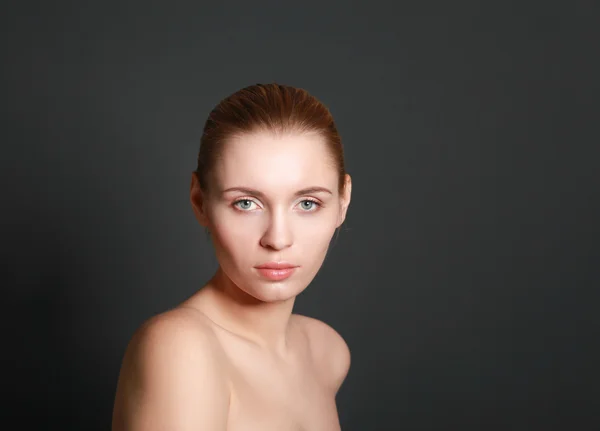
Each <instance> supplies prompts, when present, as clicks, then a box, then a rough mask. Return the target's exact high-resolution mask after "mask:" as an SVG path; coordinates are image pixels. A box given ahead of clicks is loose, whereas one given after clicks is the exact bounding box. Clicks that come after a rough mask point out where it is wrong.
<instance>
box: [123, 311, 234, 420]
mask: <svg viewBox="0 0 600 431" xmlns="http://www.w3.org/2000/svg"><path fill="white" fill-rule="evenodd" d="M222 364H223V361H222V356H221V352H220V349H219V345H218V342H217V339H216V337H215V335H214V333H213V331H212V328H211V327H210V326H209V324H208V323H207V321H206V319H205V318H204V317H203V315H202V314H201V313H200V312H199V311H197V310H194V309H186V308H176V309H173V310H170V311H167V312H164V313H161V314H158V315H155V316H153V317H151V318H149V319H148V320H146V321H145V322H143V323H142V324H141V325H140V326H139V328H138V329H137V330H136V331H135V333H134V335H133V336H132V338H131V340H130V342H129V344H128V346H127V349H126V352H125V356H124V358H123V363H122V368H121V372H120V376H119V383H118V387H117V396H116V399H115V410H114V417H113V421H114V422H113V429H114V430H121V429H127V430H130V429H132V430H138V429H144V430H153V429H180V428H178V427H181V429H188V427H191V426H190V424H195V425H196V428H200V429H203V427H206V426H208V425H211V426H212V425H215V426H214V429H220V426H217V425H218V424H221V423H222V421H224V420H225V419H224V418H226V412H227V406H228V400H229V391H228V382H227V378H226V375H225V373H224V370H223V366H222ZM199 406H200V407H199ZM150 424H152V426H151V425H150ZM161 427H162V428H161ZM209 428H210V427H209ZM210 429H213V428H210Z"/></svg>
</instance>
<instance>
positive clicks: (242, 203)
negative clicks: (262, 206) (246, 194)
mask: <svg viewBox="0 0 600 431" xmlns="http://www.w3.org/2000/svg"><path fill="white" fill-rule="evenodd" d="M253 203H254V202H252V201H251V200H250V199H240V200H239V201H236V202H234V203H233V205H234V206H236V207H238V208H239V209H241V210H243V211H248V210H249V209H250V208H251V207H252V204H253Z"/></svg>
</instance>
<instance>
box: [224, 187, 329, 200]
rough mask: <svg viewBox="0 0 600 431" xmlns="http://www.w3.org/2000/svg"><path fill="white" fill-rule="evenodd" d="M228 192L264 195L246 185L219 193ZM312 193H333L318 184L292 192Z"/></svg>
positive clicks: (298, 194)
mask: <svg viewBox="0 0 600 431" xmlns="http://www.w3.org/2000/svg"><path fill="white" fill-rule="evenodd" d="M229 192H241V193H244V194H247V195H254V196H258V197H261V198H262V197H264V196H265V194H264V193H262V192H260V191H258V190H255V189H251V188H248V187H230V188H228V189H225V190H223V191H222V192H221V193H222V194H225V193H229ZM312 193H329V194H330V195H332V194H333V193H332V192H331V190H329V189H328V188H325V187H318V186H314V187H308V188H306V189H302V190H298V191H297V192H296V193H294V196H304V195H309V194H312Z"/></svg>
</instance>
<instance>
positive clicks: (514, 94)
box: [0, 1, 600, 431]
mask: <svg viewBox="0 0 600 431" xmlns="http://www.w3.org/2000/svg"><path fill="white" fill-rule="evenodd" d="M13 3H14V4H12V5H10V6H7V5H5V6H2V9H3V13H2V18H1V20H2V22H1V24H2V33H3V38H2V45H1V49H2V51H1V52H2V55H3V67H2V78H3V79H2V88H1V90H2V93H1V100H2V101H1V108H2V157H1V162H0V163H1V165H0V167H1V172H2V176H3V181H2V190H1V191H2V212H1V221H2V224H1V226H2V232H1V234H2V236H1V242H2V247H1V252H2V255H1V257H2V266H3V277H2V287H3V293H2V299H3V306H2V320H3V322H2V325H3V326H2V328H3V336H2V345H3V352H4V353H3V354H2V357H3V363H4V365H3V367H2V370H3V374H4V376H3V381H2V385H1V387H2V396H3V400H2V407H1V409H2V417H3V418H5V419H10V418H17V419H18V420H19V421H20V422H19V425H20V426H19V429H29V428H30V427H33V426H34V425H39V426H41V425H47V426H52V427H55V426H56V427H59V428H60V429H78V430H83V429H85V430H106V429H108V428H109V425H110V416H111V410H112V401H113V396H114V391H115V386H116V379H117V374H118V370H119V366H120V360H121V357H122V354H123V352H124V349H125V346H126V343H127V341H128V339H129V337H130V336H131V334H132V333H133V331H134V330H135V328H136V327H137V326H138V325H139V324H140V323H141V322H142V321H143V320H144V319H146V318H148V317H149V316H151V315H153V314H155V313H158V312H160V311H163V310H166V309H167V308H169V307H171V306H173V305H175V304H177V303H178V302H179V301H181V300H183V299H184V298H186V297H187V296H189V295H190V294H192V293H193V292H194V291H195V290H196V289H197V288H199V287H200V286H201V285H202V284H203V283H204V282H205V281H206V280H207V278H208V277H209V276H210V275H211V274H212V272H213V270H214V269H215V265H216V261H215V258H214V256H213V255H212V249H211V247H210V244H209V242H208V240H207V239H206V236H205V235H204V232H203V231H202V229H201V228H200V226H198V224H197V223H196V221H195V219H194V217H193V213H192V210H191V208H190V204H189V197H188V193H189V182H190V174H191V172H192V170H193V169H194V168H195V161H196V154H197V151H198V145H199V137H200V134H201V130H202V126H203V123H204V121H205V119H206V116H207V115H208V112H209V111H210V109H211V108H212V107H213V106H214V105H215V104H216V103H217V102H218V101H219V100H221V99H222V98H223V97H225V96H227V95H229V94H230V93H232V92H234V91H236V90H237V89H239V88H241V87H243V86H246V85H250V84H254V83H257V82H263V83H264V82H273V81H276V82H279V83H284V84H289V85H294V86H298V87H303V88H306V89H307V90H309V91H310V92H311V93H313V94H314V95H315V96H317V97H318V98H320V99H321V100H322V101H323V102H324V103H326V104H327V105H328V106H329V107H330V109H331V110H332V112H333V114H334V117H335V118H336V120H337V123H338V127H339V129H340V131H341V134H342V138H343V142H344V144H345V148H346V154H347V164H348V169H349V171H350V173H351V174H352V175H353V178H354V187H353V201H352V205H351V208H350V211H349V214H348V219H347V223H346V225H345V229H344V230H343V231H342V232H341V235H340V237H339V240H338V241H337V243H336V244H335V246H334V247H333V248H332V250H331V252H330V255H329V257H328V258H327V261H326V262H325V265H324V267H323V269H322V270H321V272H320V273H319V275H318V276H317V278H316V279H315V281H314V283H313V284H311V286H310V287H309V288H308V290H307V291H305V292H304V293H303V294H302V295H301V296H300V297H299V298H298V300H297V307H296V311H297V312H299V313H302V314H307V315H310V316H314V317H317V318H320V319H323V320H325V321H326V322H328V323H329V324H331V325H332V326H333V327H335V328H336V329H337V330H338V331H339V332H340V333H341V334H342V335H343V336H344V338H345V339H346V340H347V342H348V344H349V345H350V348H351V350H352V356H353V363H352V368H351V371H350V374H349V376H348V378H347V380H346V382H345V383H344V385H343V387H342V389H341V391H340V394H339V398H338V402H339V410H340V418H341V422H342V426H343V429H344V430H345V431H350V430H396V429H410V430H448V429H462V430H467V429H473V430H476V429H488V430H491V429H498V430H532V429H536V430H542V429H544V430H546V429H598V428H599V427H600V419H599V418H598V411H599V407H600V402H599V396H600V393H599V391H598V383H599V380H598V370H597V368H598V359H599V357H598V348H597V342H598V336H597V334H598V332H597V331H596V330H597V329H598V323H599V318H598V315H597V312H596V309H597V304H598V299H599V295H598V293H597V292H596V290H597V288H598V285H599V283H598V281H599V277H598V249H597V241H598V239H599V235H598V227H597V220H598V216H599V215H600V214H599V208H598V196H597V194H598V191H597V189H598V187H597V186H598V173H597V172H596V169H597V164H598V150H597V149H596V147H597V145H598V142H600V140H599V133H598V117H599V115H598V114H599V109H598V95H599V94H598V93H599V92H598V90H599V84H598V76H600V68H599V65H598V47H599V43H598V42H599V37H598V36H599V31H598V25H599V24H598V23H599V22H600V20H599V14H598V6H597V3H595V2H592V1H580V2H562V4H561V3H558V2H554V3H548V2H542V1H539V2H537V3H534V2H499V1H498V2H471V3H460V4H458V3H456V2H446V1H438V2H411V3H408V2H387V3H383V2H376V1H369V2H354V3H352V2H349V1H347V2H335V3H337V4H334V2H326V1H322V2H318V3H307V2H294V3H293V4H288V3H287V2H270V3H269V4H267V3H257V2H248V1H235V2H231V1H229V2H223V3H221V2H210V3H206V4H201V3H200V2H176V1H171V2H138V3H136V4H134V3H123V2H121V3H113V4H109V3H108V2H62V3H58V2H44V3H42V2H39V3H37V4H35V3H32V2H20V3H18V4H17V2H13ZM2 428H4V426H2Z"/></svg>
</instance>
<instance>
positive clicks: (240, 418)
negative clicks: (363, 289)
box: [112, 132, 352, 431]
mask: <svg viewBox="0 0 600 431" xmlns="http://www.w3.org/2000/svg"><path fill="white" fill-rule="evenodd" d="M351 187H352V186H351V179H350V176H348V175H346V177H345V186H344V190H343V192H342V193H341V194H340V193H339V192H338V175H337V170H336V167H335V164H334V163H333V161H332V159H331V158H330V156H329V152H328V150H327V147H326V143H325V142H324V141H323V138H321V137H320V136H319V135H316V134H309V133H302V134H298V133H292V134H285V135H279V136H276V135H275V134H273V133H270V132H256V133H252V134H244V135H240V136H237V137H235V138H233V139H231V140H230V141H228V142H227V144H226V145H225V147H224V149H223V153H222V157H220V158H219V159H218V161H217V163H216V165H215V169H214V171H213V172H212V173H211V176H210V184H209V185H208V191H207V192H204V191H202V189H201V187H200V183H199V181H198V178H197V176H196V175H195V174H193V175H192V183H191V190H190V199H191V203H192V207H193V210H194V214H195V216H196V218H197V220H198V222H199V223H200V224H201V225H202V226H204V227H206V228H207V229H208V230H209V231H210V234H211V239H212V242H213V246H214V248H215V252H216V255H217V260H218V262H219V267H218V269H217V271H216V273H215V274H214V276H213V277H212V279H211V280H210V281H209V282H208V283H207V284H206V285H205V286H203V287H202V288H201V289H200V290H198V291H197V292H196V293H195V294H194V295H192V296H191V297H190V298H188V299H187V300H186V301H184V302H183V303H182V304H180V305H178V306H177V307H175V308H174V309H172V310H169V311H167V312H165V313H162V314H159V315H157V316H154V317H152V318H151V319H149V320H148V321H146V322H144V324H142V325H141V326H140V328H139V329H138V330H137V331H136V333H135V334H134V336H133V337H132V339H131V341H130V343H129V345H128V347H127V350H126V353H125V357H124V359H123V364H122V368H121V373H120V376H119V381H118V386H117V394H116V398H115V405H114V412H113V423H112V429H113V431H159V430H161V431H163V430H165V431H166V430H169V431H192V430H194V431H199V430H207V431H208V430H210V431H225V430H228V431H237V430H247V431H251V430H260V431H269V430H274V431H286V430H310V431H321V430H322V431H334V430H339V429H340V424H339V419H338V413H337V408H336V403H335V396H336V394H337V392H338V390H339V388H340V386H341V385H342V382H343V381H344V379H345V378H346V375H347V373H348V369H349V367H350V351H349V349H348V346H347V344H346V342H345V341H344V340H343V338H342V337H341V336H340V335H339V334H338V333H337V332H336V331H335V330H333V329H332V328H331V327H330V326H328V325H327V324H325V323H323V322H321V321H319V320H316V319H313V318H310V317H306V316H301V315H298V314H293V313H292V309H293V305H294V300H295V298H296V296H297V295H298V294H300V293H301V292H302V291H303V290H304V289H305V288H306V287H307V286H308V285H309V283H310V282H311V281H312V280H313V278H314V276H315V275H316V274H317V272H318V270H319V268H320V267H321V265H322V263H323V261H324V259H325V256H326V253H327V250H328V247H329V244H330V241H331V239H332V237H333V234H334V233H335V229H336V228H337V227H339V226H340V225H341V224H342V223H343V222H344V219H345V217H346V211H347V209H348V205H349V204H350V196H351ZM272 261H275V262H280V261H286V262H289V263H292V264H294V265H298V266H299V267H298V268H296V270H295V272H294V273H293V275H292V276H291V277H290V278H287V279H285V280H282V281H271V280H268V279H266V278H264V276H262V275H261V274H260V272H259V271H258V270H257V269H256V268H255V266H257V265H260V264H263V263H266V262H272Z"/></svg>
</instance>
